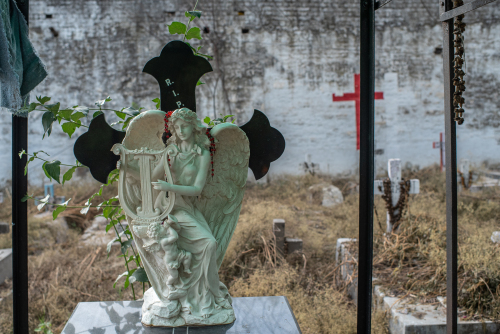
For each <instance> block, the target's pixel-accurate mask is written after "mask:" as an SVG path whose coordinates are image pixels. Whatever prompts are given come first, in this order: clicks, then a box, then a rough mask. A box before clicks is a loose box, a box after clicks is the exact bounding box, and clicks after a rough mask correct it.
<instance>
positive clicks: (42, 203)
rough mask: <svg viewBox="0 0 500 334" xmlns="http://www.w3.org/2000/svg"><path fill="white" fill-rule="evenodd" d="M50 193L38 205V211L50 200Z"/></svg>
mask: <svg viewBox="0 0 500 334" xmlns="http://www.w3.org/2000/svg"><path fill="white" fill-rule="evenodd" d="M49 198H50V195H47V196H45V197H44V198H43V199H41V200H40V204H38V205H37V206H36V208H37V209H38V211H40V210H42V209H43V207H44V206H45V204H47V202H48V201H49Z"/></svg>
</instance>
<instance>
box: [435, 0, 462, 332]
mask: <svg viewBox="0 0 500 334" xmlns="http://www.w3.org/2000/svg"><path fill="white" fill-rule="evenodd" d="M439 7H440V14H443V13H444V12H445V11H448V10H450V9H452V8H453V4H452V1H451V0H440V2H439ZM453 58H454V47H453V19H451V20H449V21H446V22H443V74H444V120H445V145H446V270H447V272H446V333H447V334H456V333H457V306H458V303H457V145H456V144H457V143H456V124H455V121H454V116H453V93H454V92H455V87H454V86H453V85H452V82H453V74H454V73H453Z"/></svg>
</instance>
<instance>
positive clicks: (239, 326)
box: [62, 296, 301, 334]
mask: <svg viewBox="0 0 500 334" xmlns="http://www.w3.org/2000/svg"><path fill="white" fill-rule="evenodd" d="M142 306H143V301H109V302H85V303H79V304H78V305H77V306H76V308H75V310H74V311H73V314H72V315H71V317H70V318H69V320H68V323H67V324H66V326H65V327H64V329H63V331H62V333H63V334H75V333H78V334H84V333H86V334H93V333H102V334H153V333H161V334H221V333H224V334H237V333H251V334H263V333H265V334H300V333H301V331H300V328H299V325H298V324H297V321H296V320H295V317H294V316H293V313H292V310H291V308H290V305H289V304H288V301H287V299H286V297H283V296H276V297H239V298H238V297H236V298H233V308H234V315H235V316H236V321H234V322H233V323H231V324H227V325H216V326H205V325H204V326H205V327H200V326H192V325H190V326H183V327H175V328H172V327H170V328H169V327H163V328H160V327H148V326H144V325H143V324H142V323H141V315H142V314H141V309H142Z"/></svg>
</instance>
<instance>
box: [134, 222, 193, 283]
mask: <svg viewBox="0 0 500 334" xmlns="http://www.w3.org/2000/svg"><path fill="white" fill-rule="evenodd" d="M180 229H181V227H180V225H179V222H178V221H177V219H176V218H175V217H174V216H171V215H169V216H168V219H166V220H165V221H163V222H162V223H161V224H159V223H152V224H150V225H149V228H148V232H147V234H148V236H149V237H150V238H151V239H153V242H152V243H150V244H146V245H144V248H145V249H146V250H148V251H153V252H154V251H159V250H160V247H161V248H162V249H163V250H164V252H165V255H164V257H163V261H165V265H166V267H167V270H168V273H169V274H170V277H169V278H168V280H167V286H168V288H169V290H170V291H171V292H173V291H175V288H174V284H176V283H177V281H178V278H179V267H180V265H181V264H182V266H183V271H184V272H185V273H186V274H188V275H189V274H191V270H190V267H191V258H192V255H191V253H190V252H187V251H185V250H183V249H179V247H178V246H177V240H178V239H179V234H178V232H179V231H180ZM158 245H159V246H160V247H158Z"/></svg>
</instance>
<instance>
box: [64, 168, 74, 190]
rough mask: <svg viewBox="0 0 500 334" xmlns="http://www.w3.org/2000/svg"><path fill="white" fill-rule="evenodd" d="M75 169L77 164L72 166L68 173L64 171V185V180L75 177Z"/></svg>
mask: <svg viewBox="0 0 500 334" xmlns="http://www.w3.org/2000/svg"><path fill="white" fill-rule="evenodd" d="M75 170H76V166H74V167H71V168H70V169H68V170H67V171H66V173H64V175H63V182H62V184H63V186H64V182H66V181H69V180H71V178H72V177H73V173H74V172H75Z"/></svg>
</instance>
